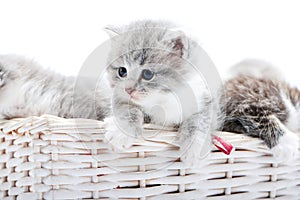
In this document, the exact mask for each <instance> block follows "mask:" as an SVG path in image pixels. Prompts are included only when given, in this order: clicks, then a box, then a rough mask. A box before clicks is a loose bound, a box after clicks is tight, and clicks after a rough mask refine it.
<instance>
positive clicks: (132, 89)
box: [125, 88, 135, 95]
mask: <svg viewBox="0 0 300 200" xmlns="http://www.w3.org/2000/svg"><path fill="white" fill-rule="evenodd" d="M125 91H126V92H127V93H128V94H129V95H131V93H133V92H134V91H135V89H134V88H125Z"/></svg>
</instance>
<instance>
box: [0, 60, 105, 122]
mask: <svg viewBox="0 0 300 200" xmlns="http://www.w3.org/2000/svg"><path fill="white" fill-rule="evenodd" d="M75 83H76V79H75V77H65V76H62V75H60V74H56V73H54V72H52V71H50V70H47V69H44V68H42V67H41V66H40V65H39V64H37V63H35V62H34V61H32V60H29V59H26V58H24V57H21V56H15V55H0V119H11V118H16V117H28V116H34V115H35V116H39V115H42V114H52V115H56V116H59V117H65V118H71V117H78V118H89V119H98V120H102V119H103V118H104V117H105V116H106V115H107V114H108V113H109V101H108V99H107V98H106V97H105V95H102V96H100V95H98V96H97V100H96V101H95V100H94V93H93V92H92V90H91V89H88V88H86V87H84V86H79V85H77V87H76V89H77V90H78V93H80V94H81V95H74V86H75ZM74 102H76V103H75V104H74ZM95 103H96V105H97V106H96V107H97V109H96V110H97V114H98V115H96V114H95V113H96V112H95V109H94V107H95Z"/></svg>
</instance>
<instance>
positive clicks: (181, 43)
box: [164, 32, 188, 57]
mask: <svg viewBox="0 0 300 200" xmlns="http://www.w3.org/2000/svg"><path fill="white" fill-rule="evenodd" d="M164 40H165V43H167V45H168V47H169V48H171V50H172V51H173V52H174V53H176V54H178V55H179V56H180V57H184V56H186V54H187V49H188V39H187V37H186V36H185V35H184V33H182V32H171V33H169V34H168V35H167V36H166V37H165V38H164Z"/></svg>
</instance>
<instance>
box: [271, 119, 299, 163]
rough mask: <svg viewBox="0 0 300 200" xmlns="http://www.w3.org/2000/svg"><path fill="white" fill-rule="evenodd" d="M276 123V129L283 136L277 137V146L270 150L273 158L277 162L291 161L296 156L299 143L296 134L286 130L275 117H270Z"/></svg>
mask: <svg viewBox="0 0 300 200" xmlns="http://www.w3.org/2000/svg"><path fill="white" fill-rule="evenodd" d="M271 118H272V119H273V120H274V121H276V123H277V126H278V129H281V130H282V131H283V135H282V136H280V137H279V139H278V141H277V144H276V145H275V146H273V147H272V148H271V151H272V153H273V155H274V157H275V158H276V159H277V160H278V161H279V162H285V161H291V160H293V159H295V158H296V156H297V154H298V148H299V141H298V136H297V134H295V133H293V132H292V131H290V130H288V129H287V127H286V126H285V125H284V124H282V123H281V122H280V121H279V120H278V119H277V118H276V117H275V116H272V117H271Z"/></svg>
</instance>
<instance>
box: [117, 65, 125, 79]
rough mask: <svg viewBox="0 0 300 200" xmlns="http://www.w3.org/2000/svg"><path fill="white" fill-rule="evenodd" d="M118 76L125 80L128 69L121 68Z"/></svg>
mask: <svg viewBox="0 0 300 200" xmlns="http://www.w3.org/2000/svg"><path fill="white" fill-rule="evenodd" d="M118 74H119V76H120V77H121V78H124V77H126V76H127V69H126V68H125V67H119V69H118Z"/></svg>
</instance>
